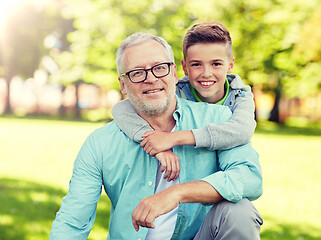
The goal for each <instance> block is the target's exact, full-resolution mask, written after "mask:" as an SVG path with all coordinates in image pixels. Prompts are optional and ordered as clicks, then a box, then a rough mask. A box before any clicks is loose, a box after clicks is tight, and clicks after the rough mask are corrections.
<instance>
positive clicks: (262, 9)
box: [0, 0, 321, 240]
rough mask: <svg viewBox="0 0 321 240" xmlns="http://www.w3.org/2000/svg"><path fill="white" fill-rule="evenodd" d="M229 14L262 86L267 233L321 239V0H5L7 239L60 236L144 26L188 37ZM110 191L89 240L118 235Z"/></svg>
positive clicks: (239, 66)
mask: <svg viewBox="0 0 321 240" xmlns="http://www.w3.org/2000/svg"><path fill="white" fill-rule="evenodd" d="M213 19H215V20H219V21H221V22H222V23H224V24H225V25H226V26H227V28H228V29H229V30H230V33H231V36H232V41H233V51H234V56H235V58H236V61H235V67H234V70H233V73H237V74H239V75H240V76H241V77H242V79H243V80H244V82H245V83H246V84H249V85H251V86H252V90H253V93H254V95H255V102H256V117H257V122H258V127H257V129H256V132H255V134H254V136H253V139H252V142H253V145H254V147H255V148H256V150H257V151H258V153H259V154H260V161H261V165H262V168H263V178H264V193H263V195H262V197H261V198H260V199H258V200H256V201H254V205H255V206H256V207H257V208H258V210H259V211H260V212H261V214H262V216H263V218H264V221H265V222H264V225H263V227H262V234H261V235H262V239H266V240H268V239H297V240H303V239H321V217H320V216H321V206H320V203H321V188H320V186H321V185H320V184H321V175H320V170H321V163H320V155H321V150H320V148H321V123H320V120H321V90H320V87H321V76H320V73H321V1H320V0H305V1H301V0H293V1H287V0H262V1H257V0H246V1H245V0H226V1H213V0H203V1H195V0H193V1H192V0H176V1H170V0H164V1H153V0H141V1H134V0H11V1H5V0H0V240H11V239H19V240H24V239H26V240H27V239H28V240H29V239H48V236H49V232H50V228H51V224H52V221H53V220H54V218H55V214H56V212H57V211H58V209H59V206H60V203H61V200H62V197H63V196H64V195H65V194H66V192H67V190H68V182H69V179H70V177H71V174H72V167H73V161H74V159H75V157H76V155H77V152H78V150H79V148H80V147H81V145H82V143H83V142H84V140H85V138H86V136H88V134H89V133H90V132H92V131H93V130H94V129H96V128H98V127H100V126H103V125H104V124H105V123H106V122H109V121H111V120H112V115H111V112H110V110H111V108H112V106H113V105H114V104H115V103H117V102H118V101H119V100H121V99H122V98H124V96H122V95H121V93H120V91H119V90H120V89H119V86H118V81H117V73H116V65H115V53H116V50H117V47H118V46H119V44H120V42H121V40H122V39H124V38H125V37H126V36H128V35H129V34H131V33H134V32H137V31H143V32H150V33H153V34H157V35H160V36H162V37H164V38H165V39H166V40H167V41H168V42H169V43H170V44H171V45H172V47H173V50H174V53H175V62H176V64H177V66H178V74H179V76H183V71H182V69H181V66H180V59H181V58H182V52H181V46H182V37H183V36H184V34H185V32H186V30H187V29H188V28H189V27H191V26H192V25H193V24H195V23H198V22H201V21H206V20H213ZM109 209H110V202H109V200H108V198H107V197H106V196H105V195H102V197H101V199H100V201H99V203H98V213H97V218H96V222H95V225H94V228H93V230H92V232H91V233H90V236H89V239H95V240H96V239H106V235H107V232H108V221H109Z"/></svg>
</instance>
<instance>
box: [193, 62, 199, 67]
mask: <svg viewBox="0 0 321 240" xmlns="http://www.w3.org/2000/svg"><path fill="white" fill-rule="evenodd" d="M191 66H192V67H199V66H201V64H199V63H192V65H191Z"/></svg>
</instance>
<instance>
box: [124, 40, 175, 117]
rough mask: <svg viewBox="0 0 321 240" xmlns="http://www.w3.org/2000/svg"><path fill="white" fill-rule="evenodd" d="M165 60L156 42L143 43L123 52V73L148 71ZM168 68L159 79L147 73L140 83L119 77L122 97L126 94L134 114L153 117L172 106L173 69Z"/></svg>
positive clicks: (160, 47) (161, 49) (173, 99)
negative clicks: (140, 70)
mask: <svg viewBox="0 0 321 240" xmlns="http://www.w3.org/2000/svg"><path fill="white" fill-rule="evenodd" d="M169 61H170V60H169V58H168V56H167V55H166V49H165V48H164V47H163V46H162V45H161V44H160V43H158V42H156V41H154V40H147V41H145V42H142V43H140V44H137V45H133V46H130V47H128V48H127V49H126V50H125V53H124V66H125V67H124V72H128V71H131V70H135V69H149V68H151V67H153V66H154V65H156V64H159V63H164V62H169ZM170 68H171V69H170V73H169V74H168V75H167V76H165V77H162V78H156V77H155V76H154V75H153V74H152V73H151V71H148V75H147V78H146V80H145V81H144V82H140V83H132V82H131V81H130V80H129V79H128V76H124V77H123V78H119V82H120V86H121V89H122V92H123V94H125V95H126V94H127V95H128V97H129V99H130V101H131V103H132V104H133V105H134V108H135V109H136V111H137V112H138V113H140V114H144V115H145V114H146V115H149V116H157V115H160V114H162V113H163V112H165V111H166V110H168V109H171V108H173V107H175V106H176V98H175V85H176V83H177V81H178V79H177V73H176V66H175V65H174V66H170Z"/></svg>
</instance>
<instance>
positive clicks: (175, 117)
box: [173, 96, 182, 123]
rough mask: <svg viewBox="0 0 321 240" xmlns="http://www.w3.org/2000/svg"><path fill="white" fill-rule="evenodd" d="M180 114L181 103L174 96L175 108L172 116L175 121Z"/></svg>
mask: <svg viewBox="0 0 321 240" xmlns="http://www.w3.org/2000/svg"><path fill="white" fill-rule="evenodd" d="M181 114H182V103H181V100H180V99H179V97H177V96H176V110H175V111H174V113H173V117H174V119H175V121H176V123H177V121H178V120H179V118H180V116H181Z"/></svg>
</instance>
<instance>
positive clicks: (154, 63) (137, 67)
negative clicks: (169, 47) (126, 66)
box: [132, 60, 167, 69]
mask: <svg viewBox="0 0 321 240" xmlns="http://www.w3.org/2000/svg"><path fill="white" fill-rule="evenodd" d="M164 62H167V61H165V60H163V61H156V62H153V63H152V64H151V67H153V66H155V65H157V64H159V63H164ZM132 69H146V67H143V66H141V65H137V66H134V67H132Z"/></svg>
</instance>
